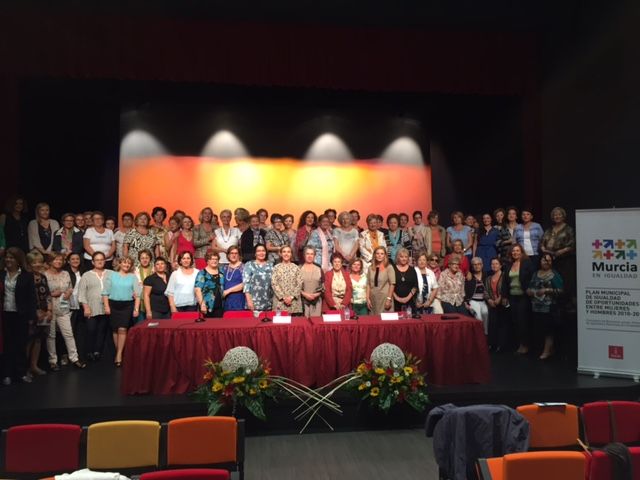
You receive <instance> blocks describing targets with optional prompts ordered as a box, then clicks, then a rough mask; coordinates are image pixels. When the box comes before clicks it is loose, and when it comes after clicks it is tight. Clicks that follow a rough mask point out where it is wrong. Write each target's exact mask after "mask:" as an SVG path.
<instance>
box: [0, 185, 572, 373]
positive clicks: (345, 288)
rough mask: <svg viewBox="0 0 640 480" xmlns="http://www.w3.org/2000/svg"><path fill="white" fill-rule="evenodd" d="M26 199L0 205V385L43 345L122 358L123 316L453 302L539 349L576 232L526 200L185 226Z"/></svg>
mask: <svg viewBox="0 0 640 480" xmlns="http://www.w3.org/2000/svg"><path fill="white" fill-rule="evenodd" d="M26 211H27V210H26V202H25V200H24V199H23V198H21V197H16V198H14V199H12V200H11V201H10V202H9V203H8V204H7V208H6V212H5V213H4V214H3V215H2V216H0V256H1V257H2V260H3V263H4V266H3V268H2V271H1V273H0V295H1V302H0V311H1V313H2V320H1V321H2V334H3V342H2V346H3V350H2V353H3V355H2V357H3V359H2V370H3V371H2V378H3V383H4V384H5V385H10V384H11V383H12V382H15V381H25V382H31V381H32V380H33V378H34V377H35V376H38V375H44V374H45V373H46V370H43V369H41V368H40V366H39V358H40V349H41V346H42V343H45V345H46V350H47V358H48V363H49V369H50V370H52V371H56V370H59V369H60V366H61V365H65V364H71V365H74V366H75V367H77V368H85V366H86V363H85V361H87V360H88V361H98V360H100V358H101V356H102V355H103V352H104V350H105V345H106V342H107V339H108V338H109V331H111V333H112V335H111V337H110V338H112V341H113V346H114V350H115V358H114V363H115V365H116V366H120V365H121V364H122V358H123V351H124V347H125V342H126V337H127V330H128V328H130V327H131V326H132V325H135V324H136V323H137V322H140V321H143V320H145V319H151V320H153V319H166V318H171V315H172V313H174V312H185V311H191V312H201V315H203V316H206V317H221V316H223V314H224V312H225V311H230V310H252V311H253V312H254V313H255V312H265V311H284V312H288V313H289V314H291V315H305V316H308V317H310V316H319V315H321V314H322V313H323V312H326V311H335V310H339V311H345V313H346V312H349V313H351V312H353V317H357V316H360V315H368V314H372V315H378V314H380V313H382V312H389V311H398V312H403V314H404V315H405V316H406V317H412V316H413V317H417V316H419V315H422V314H430V313H445V314H452V313H453V314H462V315H468V316H471V317H475V318H476V319H478V320H480V321H482V322H483V323H484V328H485V333H486V334H487V335H488V343H489V346H490V348H492V349H495V350H496V351H500V350H507V349H510V348H511V347H513V348H514V349H515V348H516V346H517V350H516V352H517V353H519V354H526V353H528V352H529V349H530V348H532V349H538V348H539V346H538V345H536V342H535V341H534V340H533V338H534V337H533V331H534V329H533V328H532V327H534V326H535V327H537V328H536V329H535V331H540V332H542V337H541V338H544V341H543V342H542V341H541V342H540V343H541V345H540V347H541V349H542V353H541V354H540V358H541V359H546V358H548V357H550V356H551V355H552V354H553V341H554V325H556V323H557V321H558V314H559V312H560V311H561V307H562V306H563V305H570V303H571V296H572V291H573V288H574V287H573V285H574V283H575V278H574V277H575V265H574V263H573V262H574V247H575V237H574V232H573V229H572V228H571V227H570V226H569V225H567V223H566V212H565V211H564V210H563V209H562V208H559V207H558V208H554V209H553V211H552V212H551V226H550V227H549V228H548V229H547V230H543V228H542V227H541V226H540V224H538V223H536V222H534V221H533V214H532V212H531V210H530V209H523V210H522V211H520V212H519V211H518V210H517V209H516V208H515V207H509V208H506V209H503V208H498V209H496V210H495V211H494V212H492V213H489V212H487V213H483V214H482V215H479V216H475V215H466V216H465V215H464V214H463V213H462V212H458V211H456V212H453V213H452V214H451V225H450V226H449V227H447V228H445V227H443V226H441V225H440V215H439V214H438V212H436V211H431V212H427V215H426V221H423V212H420V211H415V212H413V214H412V216H411V221H410V217H409V215H408V214H406V213H398V214H395V213H393V214H390V215H388V216H387V217H386V219H385V218H383V217H382V216H381V215H378V214H373V213H372V214H369V215H367V217H366V222H365V225H363V226H361V225H360V214H359V212H358V211H356V210H351V211H343V212H341V213H339V214H338V213H337V212H336V211H335V210H333V209H327V210H326V211H324V213H322V214H321V215H317V214H316V213H315V212H313V211H305V212H304V213H302V215H301V216H300V218H299V221H298V223H297V225H295V219H294V216H293V215H291V214H282V215H281V214H277V213H274V214H272V215H271V216H269V214H268V212H267V211H266V210H265V209H260V210H258V211H257V212H256V213H255V214H251V213H250V212H249V211H248V210H246V209H244V208H237V209H235V210H234V211H233V212H232V211H231V210H222V211H221V212H220V213H219V215H216V213H214V211H213V210H212V209H211V208H209V207H207V208H203V209H202V211H201V212H200V213H199V215H198V217H197V221H198V222H197V224H196V222H195V221H194V219H193V218H192V217H190V216H189V215H187V214H186V213H185V212H183V211H180V210H177V211H175V212H173V214H172V215H171V216H170V217H168V216H167V211H166V210H165V209H164V208H162V207H155V208H153V210H152V211H151V213H150V214H149V213H147V212H139V213H137V214H136V215H133V214H132V213H128V212H127V213H124V214H122V216H121V218H120V219H119V222H118V221H117V219H115V218H113V217H106V218H105V216H104V215H103V214H102V213H101V212H98V211H93V212H83V213H66V214H64V215H62V217H61V218H60V220H61V223H58V221H56V220H55V219H53V218H51V214H50V208H49V205H47V204H45V203H39V204H38V205H36V207H35V218H34V219H30V220H29V219H28V218H27V217H26ZM232 221H233V224H234V225H232ZM25 252H26V253H25ZM345 316H346V315H345ZM350 316H351V315H350ZM58 351H60V352H62V351H64V354H63V355H59V354H58ZM537 351H538V350H537ZM25 352H26V356H25Z"/></svg>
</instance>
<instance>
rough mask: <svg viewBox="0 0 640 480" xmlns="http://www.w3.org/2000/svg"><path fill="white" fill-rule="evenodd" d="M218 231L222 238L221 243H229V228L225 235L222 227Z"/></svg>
mask: <svg viewBox="0 0 640 480" xmlns="http://www.w3.org/2000/svg"><path fill="white" fill-rule="evenodd" d="M219 230H220V236H221V237H222V242H223V243H229V240H231V227H229V231H228V233H227V234H226V235H225V232H224V227H220V228H219Z"/></svg>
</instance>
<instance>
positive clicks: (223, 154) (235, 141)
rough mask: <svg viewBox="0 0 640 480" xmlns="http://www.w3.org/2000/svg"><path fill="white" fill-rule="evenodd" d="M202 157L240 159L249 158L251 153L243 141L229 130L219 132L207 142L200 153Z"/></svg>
mask: <svg viewBox="0 0 640 480" xmlns="http://www.w3.org/2000/svg"><path fill="white" fill-rule="evenodd" d="M200 156H202V157H215V158H239V157H248V156H249V151H248V150H247V147H245V145H244V144H243V143H242V141H241V140H240V139H239V138H238V137H237V136H236V135H235V134H234V133H233V132H230V131H229V130H219V131H217V132H216V133H214V134H213V135H212V136H211V138H209V140H208V141H207V143H206V145H205V146H204V148H203V149H202V152H200Z"/></svg>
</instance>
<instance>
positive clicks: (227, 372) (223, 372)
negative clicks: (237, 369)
mask: <svg viewBox="0 0 640 480" xmlns="http://www.w3.org/2000/svg"><path fill="white" fill-rule="evenodd" d="M230 373H231V372H230V371H229V370H223V371H222V376H223V377H226V376H227V375H229V374H230Z"/></svg>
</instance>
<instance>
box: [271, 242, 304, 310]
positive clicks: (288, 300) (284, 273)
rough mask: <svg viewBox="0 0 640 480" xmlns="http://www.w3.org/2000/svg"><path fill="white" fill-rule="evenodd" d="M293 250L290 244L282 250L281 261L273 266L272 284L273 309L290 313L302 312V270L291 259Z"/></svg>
mask: <svg viewBox="0 0 640 480" xmlns="http://www.w3.org/2000/svg"><path fill="white" fill-rule="evenodd" d="M292 257H293V250H292V249H291V247H290V246H288V245H287V246H285V247H282V249H281V250H280V258H281V262H280V263H279V264H277V265H276V266H275V267H273V275H272V277H271V286H272V288H273V309H274V310H278V309H280V310H283V311H286V312H288V313H290V314H301V313H302V299H301V297H300V291H301V290H302V272H301V271H300V267H298V266H297V265H296V264H294V263H293V262H292V261H291V260H292Z"/></svg>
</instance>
